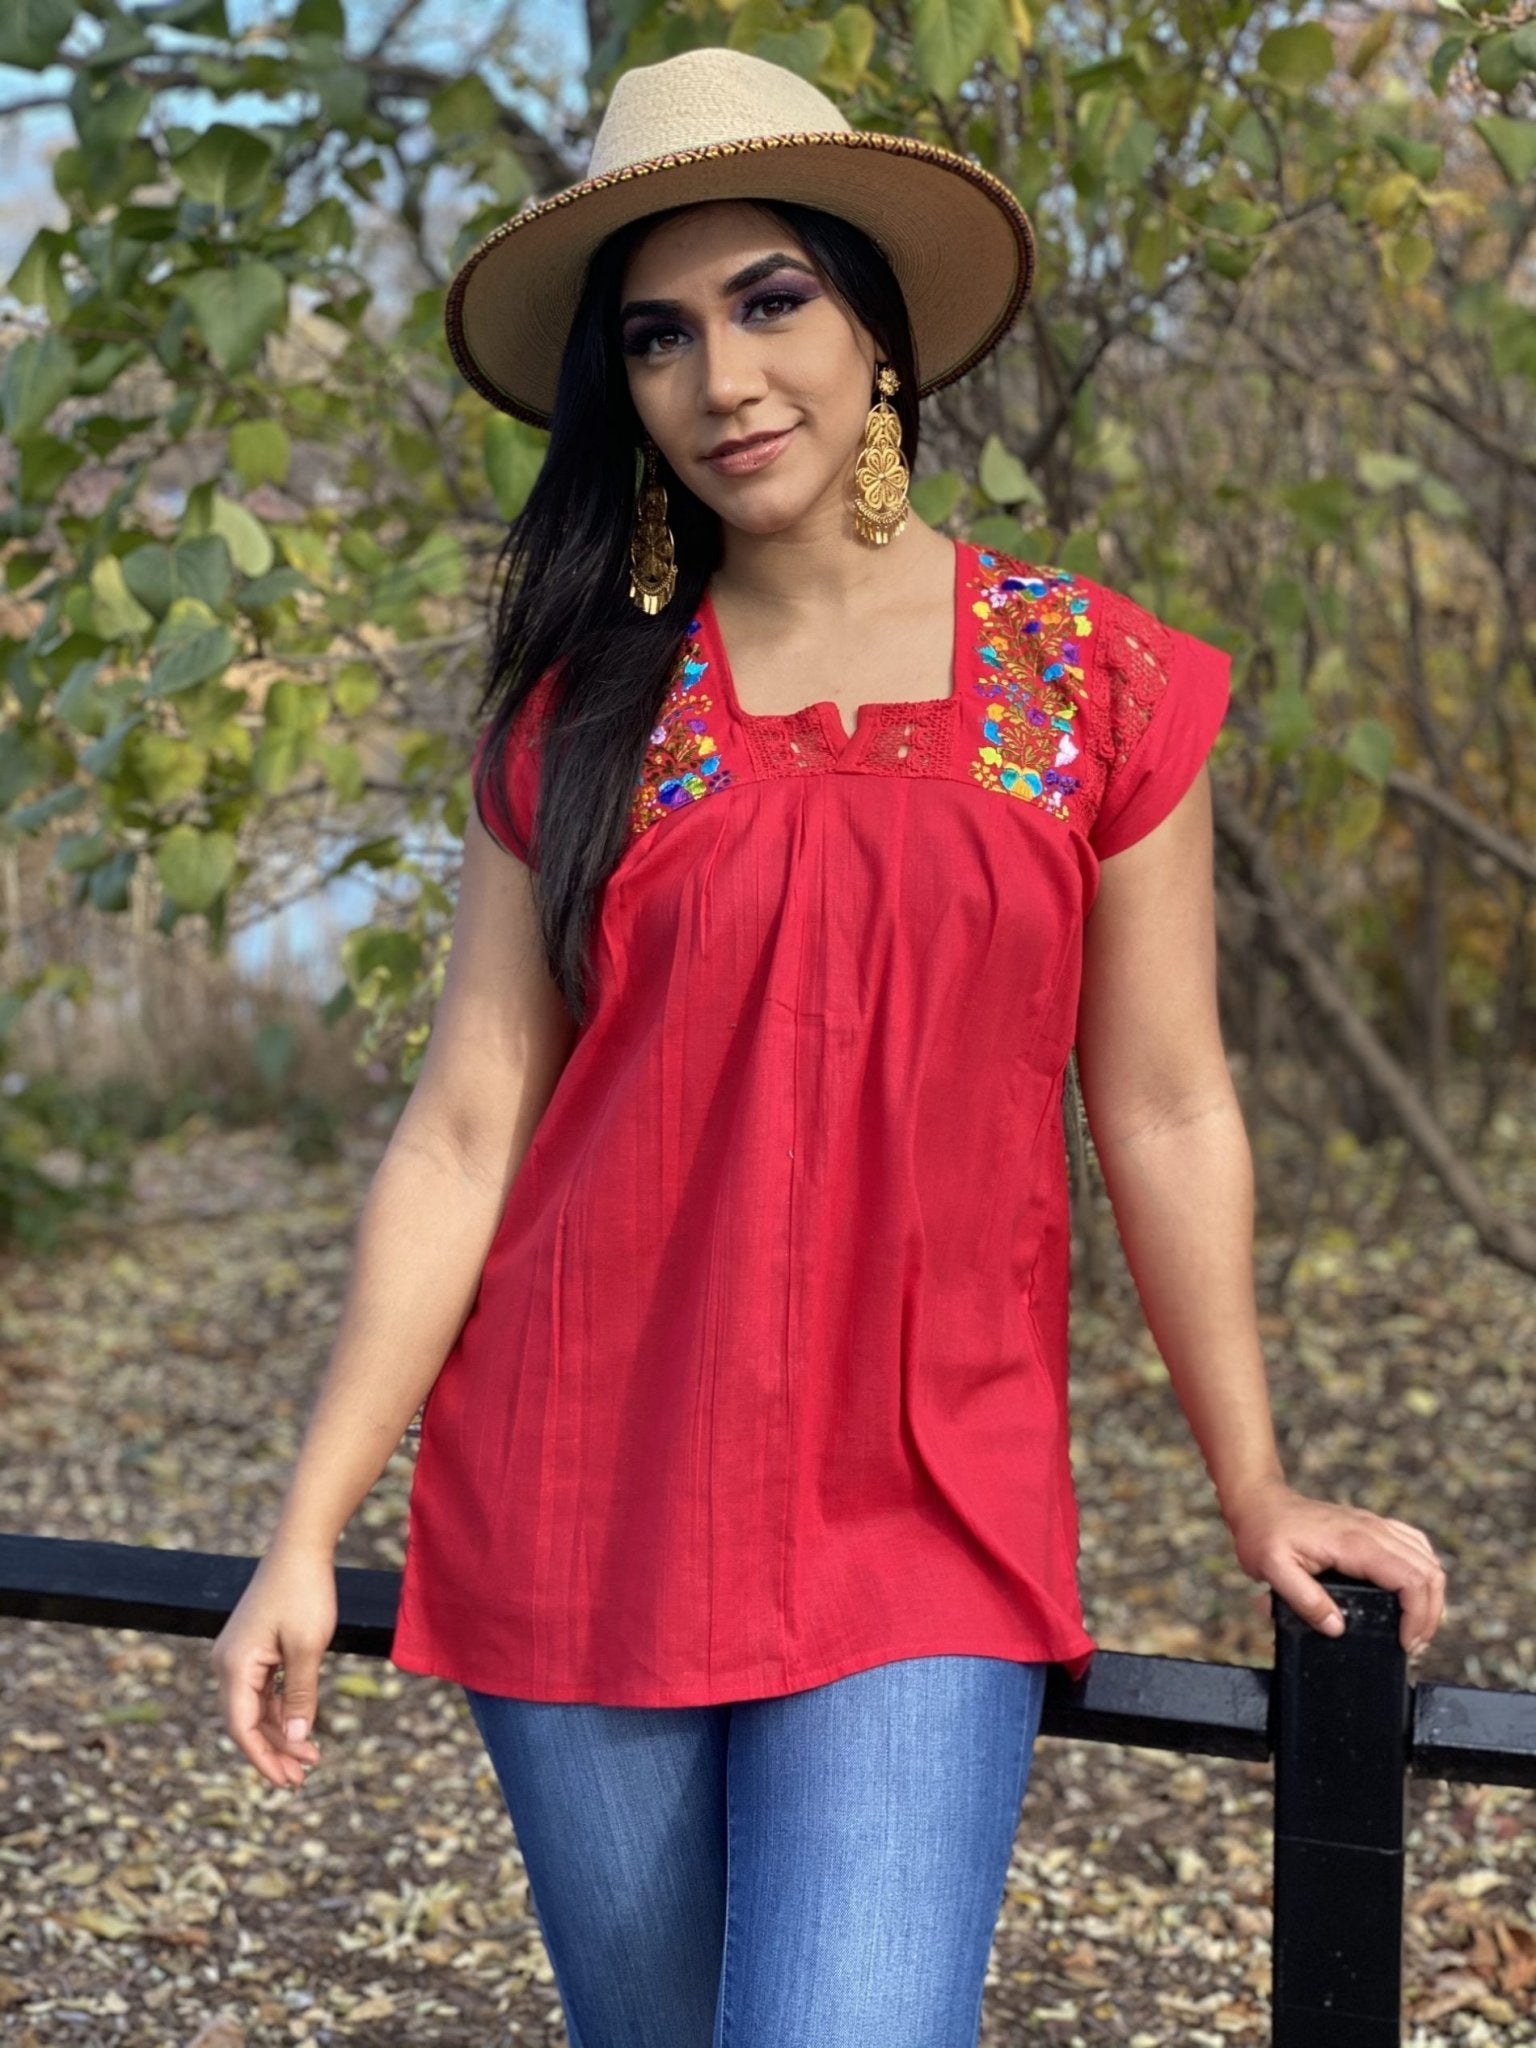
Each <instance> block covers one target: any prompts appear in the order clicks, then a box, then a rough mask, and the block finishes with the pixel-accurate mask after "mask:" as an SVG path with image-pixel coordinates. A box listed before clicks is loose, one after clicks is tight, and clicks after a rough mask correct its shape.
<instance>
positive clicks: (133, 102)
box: [69, 45, 154, 166]
mask: <svg viewBox="0 0 1536 2048" xmlns="http://www.w3.org/2000/svg"><path fill="white" fill-rule="evenodd" d="M127 54H128V53H126V52H125V53H124V56H125V60H126V57H127ZM132 54H133V55H134V56H147V55H151V54H153V46H152V45H146V47H145V48H144V49H143V50H136V51H134V52H133V53H132ZM153 104H154V92H153V90H152V89H151V88H150V87H149V86H147V85H130V84H129V83H128V81H127V80H126V79H124V78H117V77H103V76H102V75H101V74H100V73H99V72H95V71H92V70H91V69H90V68H89V67H87V68H85V69H82V70H81V71H80V72H79V73H78V74H77V76H76V78H75V82H74V84H73V86H72V87H71V88H70V93H69V111H70V116H71V118H72V119H73V121H74V124H75V132H76V133H77V134H78V135H79V137H80V146H81V148H82V149H84V151H85V152H86V156H87V158H88V160H90V161H91V162H92V163H94V164H95V165H97V166H100V165H102V164H104V163H105V162H106V161H108V160H109V159H110V158H111V156H112V155H113V154H114V153H115V152H116V151H118V150H120V149H122V148H123V147H124V146H125V145H126V144H128V143H130V142H132V140H133V138H134V137H135V136H136V135H137V134H138V132H139V129H140V128H141V127H142V126H143V122H144V117H145V115H146V114H147V113H148V112H149V110H150V108H151V106H152V105H153Z"/></svg>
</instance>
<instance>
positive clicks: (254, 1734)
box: [208, 1544, 336, 1786]
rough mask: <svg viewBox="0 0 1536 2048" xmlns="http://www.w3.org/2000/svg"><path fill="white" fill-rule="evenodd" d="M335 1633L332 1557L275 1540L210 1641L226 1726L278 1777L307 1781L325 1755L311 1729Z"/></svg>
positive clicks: (267, 1773) (277, 1781)
mask: <svg viewBox="0 0 1536 2048" xmlns="http://www.w3.org/2000/svg"><path fill="white" fill-rule="evenodd" d="M335 1633H336V1566H335V1562H334V1560H333V1558H332V1557H331V1556H330V1554H329V1553H327V1552H322V1551H312V1550H304V1549H295V1548H290V1547H288V1546H286V1545H283V1544H276V1545H274V1546H273V1548H272V1549H270V1550H269V1551H268V1552H267V1554H266V1556H265V1557H264V1558H263V1559H262V1560H261V1562H260V1564H259V1565H257V1567H256V1570H255V1572H254V1574H253V1575H252V1577H251V1581H250V1584H249V1585H248V1586H247V1587H246V1589H245V1591H244V1592H243V1593H242V1594H241V1595H240V1598H239V1600H238V1601H237V1602H236V1603H235V1607H234V1611H233V1612H232V1613H231V1615H230V1617H229V1619H228V1621H226V1622H225V1624H224V1626H223V1628H222V1629H221V1630H220V1631H219V1634H218V1635H217V1636H216V1637H215V1638H214V1641H213V1644H212V1647H211V1648H210V1649H209V1652H208V1659H209V1662H210V1663H211V1664H212V1665H213V1668H214V1671H215V1672H216V1673H217V1675H218V1684H219V1695H220V1701H221V1704H222V1706H223V1710H224V1726H225V1728H226V1729H227V1730H228V1731H229V1733H230V1735H231V1736H232V1737H233V1739H234V1741H235V1743H236V1745H237V1746H238V1747H239V1748H240V1749H241V1750H242V1751H243V1752H244V1753H245V1755H246V1756H248V1757H249V1758H250V1760H251V1762H252V1763H253V1764H254V1765H255V1766H256V1768H257V1770H258V1771H260V1772H261V1774H262V1776H263V1777H264V1778H268V1779H270V1780H271V1782H272V1783H273V1784H274V1785H293V1786H297V1785H302V1784H303V1782H304V1773H305V1771H306V1770H307V1769H309V1768H310V1767H311V1766H313V1765H315V1764H317V1763H319V1761H320V1752H319V1750H318V1749H317V1748H316V1747H315V1744H314V1742H313V1741H312V1740H311V1738H310V1731H311V1729H312V1728H313V1727H314V1725H315V1716H316V1712H317V1710H318V1707H319V1696H320V1660H321V1658H322V1657H323V1656H324V1655H325V1652H326V1649H327V1647H328V1646H329V1644H330V1640H331V1638H332V1636H333V1635H335ZM279 1667H281V1669H282V1673H283V1679H282V1683H281V1686H279V1685H278V1683H277V1680H276V1676H275V1674H276V1672H277V1670H278V1668H279Z"/></svg>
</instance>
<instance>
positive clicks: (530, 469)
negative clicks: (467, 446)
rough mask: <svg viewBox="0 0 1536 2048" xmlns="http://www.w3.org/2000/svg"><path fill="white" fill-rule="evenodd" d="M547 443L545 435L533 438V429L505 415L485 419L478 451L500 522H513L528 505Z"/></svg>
mask: <svg viewBox="0 0 1536 2048" xmlns="http://www.w3.org/2000/svg"><path fill="white" fill-rule="evenodd" d="M548 440H549V437H548V435H546V434H535V432H534V430H533V428H532V427H527V426H524V424H523V423H522V421H521V420H514V419H511V418H509V417H508V415H507V414H506V413H504V412H493V413H492V414H491V415H490V417H489V419H487V421H486V423H485V429H484V438H483V440H482V442H481V449H482V453H483V456H484V460H485V474H486V477H487V478H488V480H489V482H490V486H491V495H492V497H494V498H495V500H496V510H497V512H498V513H499V514H500V515H501V517H502V518H503V519H506V520H512V519H515V518H516V517H517V515H518V513H519V512H521V511H522V509H523V507H524V505H526V504H527V502H528V493H529V492H530V491H531V490H532V489H533V486H534V482H535V480H536V479H537V477H538V474H539V471H540V469H541V468H542V467H543V463H544V450H545V448H546V447H547V446H548Z"/></svg>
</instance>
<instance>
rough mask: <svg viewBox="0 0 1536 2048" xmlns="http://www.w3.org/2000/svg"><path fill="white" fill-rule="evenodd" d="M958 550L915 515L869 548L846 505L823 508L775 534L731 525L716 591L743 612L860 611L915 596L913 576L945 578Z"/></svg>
mask: <svg viewBox="0 0 1536 2048" xmlns="http://www.w3.org/2000/svg"><path fill="white" fill-rule="evenodd" d="M953 549H954V543H953V542H952V541H951V540H949V539H947V538H946V537H945V536H944V535H943V534H941V533H936V532H935V531H934V529H933V528H932V527H931V526H928V525H926V524H925V523H924V522H923V521H922V520H921V519H919V518H918V517H917V515H916V513H915V512H913V513H909V514H908V515H907V523H906V526H905V527H904V528H903V529H902V531H901V532H900V533H898V534H897V535H895V536H894V538H893V539H891V540H889V541H887V542H886V544H885V546H884V547H874V546H871V545H870V543H869V542H867V541H862V540H860V539H859V537H858V535H857V534H856V533H855V532H854V531H853V523H852V515H851V513H850V512H849V511H848V509H847V507H846V506H845V505H842V504H836V505H823V506H817V507H814V508H813V509H812V510H811V511H810V512H809V513H807V515H806V516H805V518H804V519H802V520H799V521H797V522H796V523H795V525H793V526H792V527H786V528H784V529H783V530H782V531H781V532H778V533H749V532H746V531H744V530H743V529H742V528H741V527H736V526H731V525H729V524H727V525H726V526H725V529H724V546H723V550H722V554H721V559H720V566H719V568H718V569H717V570H716V572H715V575H714V579H713V584H712V589H713V591H714V594H715V595H716V596H717V597H718V596H720V595H722V594H723V595H724V596H725V598H726V600H727V602H728V603H730V604H732V605H734V606H736V607H737V608H738V609H739V610H751V611H755V610H759V609H761V610H762V611H764V612H772V613H776V614H779V615H781V616H782V615H784V614H789V615H791V616H792V615H793V614H795V613H797V612H799V613H803V614H807V615H811V616H815V615H819V614H822V613H824V612H825V611H826V610H827V609H828V608H829V607H830V608H831V609H833V610H835V611H837V612H839V613H844V612H848V613H857V612H858V611H860V610H861V609H867V608H869V607H871V606H877V605H880V604H882V603H884V602H886V601H888V600H889V599H890V598H892V597H893V596H895V595H896V594H897V593H898V592H901V591H906V592H908V593H910V591H911V589H912V585H913V579H914V577H917V578H918V579H919V580H921V579H922V578H923V577H924V576H925V575H926V574H928V573H939V574H942V568H943V564H947V563H948V562H949V561H950V560H951V559H952V555H953ZM941 557H942V558H943V560H942V563H941V561H940V558H941Z"/></svg>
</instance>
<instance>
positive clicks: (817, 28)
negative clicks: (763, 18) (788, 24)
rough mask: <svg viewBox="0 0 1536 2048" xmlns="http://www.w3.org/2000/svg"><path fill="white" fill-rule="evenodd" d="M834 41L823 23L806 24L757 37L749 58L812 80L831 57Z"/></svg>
mask: <svg viewBox="0 0 1536 2048" xmlns="http://www.w3.org/2000/svg"><path fill="white" fill-rule="evenodd" d="M835 47H836V38H835V37H834V36H833V34H832V27H831V24H830V23H829V22H825V21H808V22H806V23H805V24H804V25H803V26H802V27H800V28H792V29H779V30H775V31H773V32H772V33H771V34H768V35H765V36H759V37H758V38H757V40H756V41H755V42H754V43H753V45H752V54H753V56H755V57H761V58H762V59H763V61H764V62H765V63H767V64H778V65H781V66H782V67H783V69H784V70H785V71H793V72H794V73H795V74H796V75H797V76H798V77H800V78H814V77H815V76H816V74H817V72H818V71H820V69H821V67H822V65H823V64H825V63H826V61H827V59H828V58H829V57H830V56H831V55H832V52H833V50H834V49H835Z"/></svg>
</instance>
